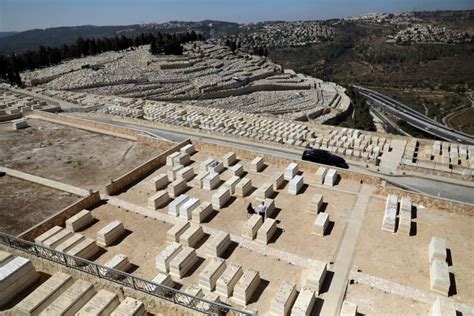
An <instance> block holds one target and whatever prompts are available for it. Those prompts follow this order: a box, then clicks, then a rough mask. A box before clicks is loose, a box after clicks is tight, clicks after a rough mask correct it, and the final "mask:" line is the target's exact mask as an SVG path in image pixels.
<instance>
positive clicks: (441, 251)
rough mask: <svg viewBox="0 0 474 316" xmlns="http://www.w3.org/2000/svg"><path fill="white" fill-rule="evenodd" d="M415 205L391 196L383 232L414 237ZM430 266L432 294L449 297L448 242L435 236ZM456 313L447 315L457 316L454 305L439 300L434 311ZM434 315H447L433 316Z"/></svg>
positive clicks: (431, 242)
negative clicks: (440, 310)
mask: <svg viewBox="0 0 474 316" xmlns="http://www.w3.org/2000/svg"><path fill="white" fill-rule="evenodd" d="M414 209H415V205H413V203H412V200H411V198H410V197H408V196H402V197H401V199H399V198H398V196H397V195H395V194H389V195H388V196H387V200H386V203H385V213H384V216H383V222H382V230H383V231H387V232H390V233H400V234H404V235H408V236H413V235H414V233H413V230H412V227H411V226H412V216H413V211H414ZM427 248H428V251H427V252H428V264H429V265H430V289H431V291H432V292H434V293H436V294H439V295H442V296H446V297H447V296H449V293H450V288H451V278H450V275H449V274H450V271H449V267H448V262H447V248H446V241H445V240H444V239H443V238H440V237H436V236H433V237H432V238H431V241H430V243H429V245H428V247H427ZM439 308H441V309H442V310H445V311H446V309H447V310H449V311H451V312H452V311H454V313H447V314H446V315H456V310H455V309H454V307H453V305H452V304H450V303H447V302H446V301H442V300H437V301H436V302H435V304H434V305H433V307H432V309H439ZM433 315H445V314H444V313H441V314H433Z"/></svg>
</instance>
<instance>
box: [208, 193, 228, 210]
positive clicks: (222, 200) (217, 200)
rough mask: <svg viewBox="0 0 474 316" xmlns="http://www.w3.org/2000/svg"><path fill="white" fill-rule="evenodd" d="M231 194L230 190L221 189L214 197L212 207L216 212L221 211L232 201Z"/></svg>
mask: <svg viewBox="0 0 474 316" xmlns="http://www.w3.org/2000/svg"><path fill="white" fill-rule="evenodd" d="M230 198H231V194H230V189H228V188H220V189H219V190H218V191H217V192H216V193H214V194H213V195H212V201H211V202H212V207H213V208H214V209H215V210H220V209H221V208H223V207H224V206H225V204H226V203H227V202H228V201H229V200H230Z"/></svg>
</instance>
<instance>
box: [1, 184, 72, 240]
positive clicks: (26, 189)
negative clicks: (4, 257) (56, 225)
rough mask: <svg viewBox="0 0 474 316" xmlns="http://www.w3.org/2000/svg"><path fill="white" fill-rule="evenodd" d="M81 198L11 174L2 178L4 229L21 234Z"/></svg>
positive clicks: (2, 226)
mask: <svg viewBox="0 0 474 316" xmlns="http://www.w3.org/2000/svg"><path fill="white" fill-rule="evenodd" d="M78 200H79V197H78V196H75V195H72V194H69V193H66V192H62V191H58V190H55V189H52V188H48V187H45V186H42V185H39V184H35V183H31V182H29V181H24V180H21V179H17V178H14V177H10V176H3V177H0V231H2V232H6V233H9V234H13V235H17V234H20V233H21V232H23V231H25V230H27V229H29V228H31V227H33V226H34V225H36V224H38V223H39V222H41V221H43V220H45V219H46V218H48V217H50V216H51V215H53V214H55V213H56V212H58V211H59V210H61V209H63V208H65V207H66V206H68V205H70V204H72V203H74V202H76V201H78Z"/></svg>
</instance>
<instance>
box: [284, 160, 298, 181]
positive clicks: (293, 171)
mask: <svg viewBox="0 0 474 316" xmlns="http://www.w3.org/2000/svg"><path fill="white" fill-rule="evenodd" d="M297 174H298V164H297V163H296V162H292V163H290V164H289V165H288V167H286V169H285V175H284V177H285V180H287V181H290V180H291V179H293V177H294V176H296V175H297Z"/></svg>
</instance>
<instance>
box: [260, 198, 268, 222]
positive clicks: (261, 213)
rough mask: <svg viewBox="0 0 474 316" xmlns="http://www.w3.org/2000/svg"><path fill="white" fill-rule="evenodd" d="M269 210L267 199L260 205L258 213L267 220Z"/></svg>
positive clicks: (263, 219)
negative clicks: (266, 213)
mask: <svg viewBox="0 0 474 316" xmlns="http://www.w3.org/2000/svg"><path fill="white" fill-rule="evenodd" d="M266 210H267V206H266V205H265V201H262V204H260V205H259V206H258V214H259V215H260V216H262V221H263V222H264V221H265V212H266Z"/></svg>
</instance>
